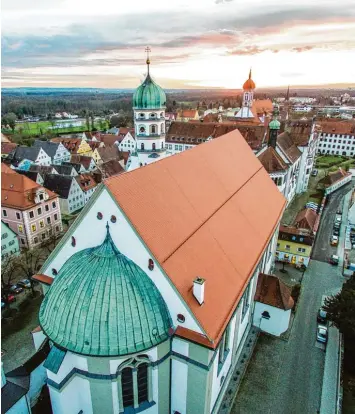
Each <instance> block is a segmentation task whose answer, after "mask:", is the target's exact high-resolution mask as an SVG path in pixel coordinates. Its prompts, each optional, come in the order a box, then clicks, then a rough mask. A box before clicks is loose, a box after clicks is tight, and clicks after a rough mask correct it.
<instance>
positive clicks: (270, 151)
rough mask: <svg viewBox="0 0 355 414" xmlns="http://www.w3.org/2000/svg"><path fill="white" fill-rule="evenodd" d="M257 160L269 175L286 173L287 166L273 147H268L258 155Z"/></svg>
mask: <svg viewBox="0 0 355 414" xmlns="http://www.w3.org/2000/svg"><path fill="white" fill-rule="evenodd" d="M258 159H259V161H260V162H261V163H262V164H263V166H264V168H265V170H266V171H267V172H268V173H269V174H270V173H274V172H283V171H287V165H286V164H285V162H284V161H283V159H282V158H281V157H280V155H279V154H278V153H277V152H276V151H275V150H274V148H273V147H268V148H267V149H266V150H265V151H263V152H262V153H261V154H260V155H258Z"/></svg>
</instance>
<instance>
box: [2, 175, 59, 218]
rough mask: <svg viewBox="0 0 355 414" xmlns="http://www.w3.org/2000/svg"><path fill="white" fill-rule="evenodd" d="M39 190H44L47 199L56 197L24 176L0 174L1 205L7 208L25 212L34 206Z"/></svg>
mask: <svg viewBox="0 0 355 414" xmlns="http://www.w3.org/2000/svg"><path fill="white" fill-rule="evenodd" d="M40 189H43V190H45V192H46V193H47V194H48V196H49V199H52V198H56V197H58V196H57V194H55V193H53V192H52V191H50V190H48V189H44V187H42V186H40V185H39V184H37V183H36V182H34V181H32V180H31V179H29V178H28V177H26V176H25V175H21V174H17V173H13V172H12V171H11V173H9V172H5V173H4V172H2V173H1V205H2V206H4V207H9V208H17V209H19V210H26V209H28V208H30V207H33V206H35V205H36V204H35V201H34V198H35V195H36V192H37V191H38V190H40Z"/></svg>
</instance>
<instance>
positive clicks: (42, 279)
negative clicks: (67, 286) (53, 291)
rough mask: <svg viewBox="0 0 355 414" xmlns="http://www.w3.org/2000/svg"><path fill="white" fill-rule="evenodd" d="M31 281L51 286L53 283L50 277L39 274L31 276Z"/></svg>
mask: <svg viewBox="0 0 355 414" xmlns="http://www.w3.org/2000/svg"><path fill="white" fill-rule="evenodd" d="M32 279H34V280H37V282H40V283H44V284H45V285H49V286H50V285H51V284H52V283H53V281H54V279H53V278H52V277H50V276H47V275H43V274H39V275H33V276H32Z"/></svg>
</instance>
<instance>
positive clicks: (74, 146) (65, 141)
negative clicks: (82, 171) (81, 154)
mask: <svg viewBox="0 0 355 414" xmlns="http://www.w3.org/2000/svg"><path fill="white" fill-rule="evenodd" d="M51 142H60V143H61V144H62V145H63V146H64V147H65V148H66V149H67V150H68V151H69V152H70V153H71V154H76V153H77V151H78V148H79V146H80V144H81V138H60V137H59V138H52V139H51Z"/></svg>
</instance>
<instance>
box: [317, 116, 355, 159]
mask: <svg viewBox="0 0 355 414" xmlns="http://www.w3.org/2000/svg"><path fill="white" fill-rule="evenodd" d="M319 125H320V130H321V132H320V134H319V140H318V142H317V153H318V154H330V155H341V156H345V157H354V156H355V121H354V120H340V119H328V120H322V121H319Z"/></svg>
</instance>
